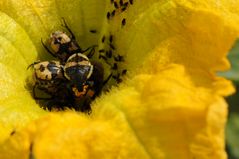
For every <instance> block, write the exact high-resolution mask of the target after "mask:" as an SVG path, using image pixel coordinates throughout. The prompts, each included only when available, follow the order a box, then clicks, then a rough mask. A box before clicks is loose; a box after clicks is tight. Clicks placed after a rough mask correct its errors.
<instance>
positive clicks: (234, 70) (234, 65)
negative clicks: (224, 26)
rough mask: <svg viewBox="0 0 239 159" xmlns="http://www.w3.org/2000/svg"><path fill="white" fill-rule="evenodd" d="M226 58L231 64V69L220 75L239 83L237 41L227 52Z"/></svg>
mask: <svg viewBox="0 0 239 159" xmlns="http://www.w3.org/2000/svg"><path fill="white" fill-rule="evenodd" d="M228 58H229V60H230V62H231V69H230V70H229V71H227V72H222V73H220V75H222V76H224V77H227V78H228V79H230V80H233V81H234V82H236V83H239V40H237V41H236V42H235V44H234V46H233V47H232V49H231V51H230V52H229V55H228Z"/></svg>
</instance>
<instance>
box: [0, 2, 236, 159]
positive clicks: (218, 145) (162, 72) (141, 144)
mask: <svg viewBox="0 0 239 159" xmlns="http://www.w3.org/2000/svg"><path fill="white" fill-rule="evenodd" d="M115 2H116V3H117V4H118V5H120V1H118V0H115ZM127 2H128V6H127V8H126V10H125V11H123V12H121V11H120V10H121V9H122V8H121V9H117V10H116V11H115V15H114V16H113V17H111V16H110V17H109V16H107V14H109V13H112V12H113V11H114V9H115V7H116V6H115V4H114V3H112V2H111V1H110V0H105V1H104V0H85V1H83V0H7V1H1V2H0V73H1V76H0V158H1V159H8V158H9V159H13V158H37V159H60V158H64V159H66V158H81V159H86V158H89V159H95V158H96V159H98V158H99V159H100V158H102V159H106V158H112V159H113V158H129V159H132V158H135V159H141V158H142V159H147V158H158V159H175V158H177V159H224V158H227V156H226V152H225V150H224V149H225V141H224V128H225V123H226V119H227V109H228V108H227V104H226V102H225V100H224V97H225V96H228V95H230V94H231V93H233V92H234V88H233V86H232V84H231V82H230V81H228V80H226V79H224V78H221V77H218V76H217V75H216V72H218V71H224V70H226V69H229V68H230V64H229V62H228V60H227V58H226V55H227V53H228V51H229V50H230V48H231V47H232V45H233V43H234V42H235V40H236V39H237V38H238V36H239V26H238V24H239V9H238V6H239V1H234V0H217V1H214V0H147V1H146V0H134V1H130V2H129V1H127ZM123 3H126V0H123ZM130 3H133V4H130ZM108 12H109V13H108ZM61 17H64V18H65V19H66V21H67V23H68V25H69V26H70V27H71V29H72V30H73V32H74V33H75V34H76V37H77V40H78V42H79V43H80V45H81V46H82V47H84V48H86V47H87V46H90V45H93V44H99V47H101V48H104V45H103V44H102V43H101V38H102V35H109V33H110V34H113V35H114V44H115V47H116V52H117V53H118V54H121V55H124V56H125V61H126V62H125V63H123V65H122V66H121V67H126V68H127V70H128V75H127V77H126V78H125V79H124V81H123V83H122V84H120V85H119V87H113V88H112V89H111V90H110V92H109V93H105V94H103V95H101V96H100V97H99V98H97V99H96V100H95V101H94V102H93V103H92V109H93V111H92V114H91V115H89V116H88V115H86V114H83V113H79V112H74V111H71V110H69V111H65V112H48V111H45V110H43V109H41V108H40V107H39V106H38V104H37V103H36V101H35V100H34V99H33V98H32V96H31V94H30V92H29V90H28V89H26V79H27V78H28V77H29V76H30V73H31V72H29V71H27V70H26V68H27V66H28V65H29V64H31V63H32V62H33V61H36V60H37V59H41V60H46V59H49V57H50V55H49V54H48V53H47V52H46V51H45V50H44V48H43V47H42V45H41V42H40V39H41V38H43V39H47V37H48V36H49V34H50V33H51V32H53V31H55V30H59V29H62V27H61ZM124 19H125V20H124ZM92 29H96V30H97V32H96V33H95V34H92V33H90V32H89V30H92Z"/></svg>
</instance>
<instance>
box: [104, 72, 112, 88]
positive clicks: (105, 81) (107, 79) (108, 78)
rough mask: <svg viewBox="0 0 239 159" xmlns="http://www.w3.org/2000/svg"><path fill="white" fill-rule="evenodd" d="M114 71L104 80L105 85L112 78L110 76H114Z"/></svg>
mask: <svg viewBox="0 0 239 159" xmlns="http://www.w3.org/2000/svg"><path fill="white" fill-rule="evenodd" d="M112 75H113V74H112V73H111V74H110V75H109V76H108V77H107V78H106V80H104V82H103V86H104V85H106V83H107V82H108V81H109V80H110V78H111V77H112Z"/></svg>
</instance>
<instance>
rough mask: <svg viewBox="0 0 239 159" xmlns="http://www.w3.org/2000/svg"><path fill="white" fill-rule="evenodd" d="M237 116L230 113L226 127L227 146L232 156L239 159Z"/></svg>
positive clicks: (238, 115) (238, 118) (238, 121)
mask: <svg viewBox="0 0 239 159" xmlns="http://www.w3.org/2000/svg"><path fill="white" fill-rule="evenodd" d="M238 139H239V114H238V113H231V114H230V117H229V120H228V125H227V144H228V147H229V152H230V153H231V154H232V156H235V157H237V158H239V140H238Z"/></svg>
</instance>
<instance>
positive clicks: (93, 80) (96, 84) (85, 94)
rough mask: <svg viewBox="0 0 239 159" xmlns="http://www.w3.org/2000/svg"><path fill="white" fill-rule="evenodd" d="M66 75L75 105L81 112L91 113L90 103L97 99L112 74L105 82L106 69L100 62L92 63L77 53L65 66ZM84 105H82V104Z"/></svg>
mask: <svg viewBox="0 0 239 159" xmlns="http://www.w3.org/2000/svg"><path fill="white" fill-rule="evenodd" d="M64 75H65V77H66V78H67V79H68V80H69V85H70V88H71V91H72V94H73V95H74V99H75V105H76V106H77V105H78V106H77V107H79V109H80V110H81V111H89V110H90V109H91V108H90V103H91V101H92V100H93V99H95V97H97V96H98V95H99V94H100V92H101V90H102V88H103V86H104V85H105V84H106V83H107V82H108V81H109V79H110V78H111V76H112V74H110V75H109V76H108V77H107V79H106V80H104V68H103V65H102V64H101V63H99V62H95V61H90V60H89V59H88V57H87V56H85V55H83V54H81V53H76V54H73V55H72V56H70V57H69V59H68V60H67V62H66V64H65V66H64ZM82 101H84V102H83V104H80V103H82Z"/></svg>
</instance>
